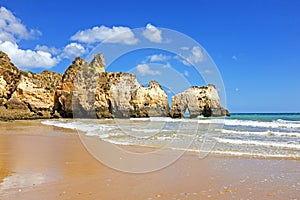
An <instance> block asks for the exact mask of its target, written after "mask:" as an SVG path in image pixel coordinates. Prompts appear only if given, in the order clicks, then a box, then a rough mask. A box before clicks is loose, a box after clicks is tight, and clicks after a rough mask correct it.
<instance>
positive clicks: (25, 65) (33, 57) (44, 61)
mask: <svg viewBox="0 0 300 200" xmlns="http://www.w3.org/2000/svg"><path fill="white" fill-rule="evenodd" d="M0 50H1V51H3V52H5V53H7V54H8V55H9V57H10V58H11V60H12V62H13V63H14V64H15V65H16V66H18V67H20V68H21V69H32V68H51V67H53V66H55V65H56V64H57V63H58V62H59V61H60V59H59V58H55V57H53V56H52V55H51V54H50V53H49V52H45V51H39V50H38V51H32V50H29V49H28V50H23V49H20V48H19V46H18V45H17V44H16V43H14V42H11V41H4V42H3V41H0Z"/></svg>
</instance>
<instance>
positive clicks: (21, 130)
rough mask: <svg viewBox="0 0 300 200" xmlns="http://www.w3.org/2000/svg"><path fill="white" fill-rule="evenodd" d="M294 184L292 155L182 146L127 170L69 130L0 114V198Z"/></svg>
mask: <svg viewBox="0 0 300 200" xmlns="http://www.w3.org/2000/svg"><path fill="white" fill-rule="evenodd" d="M127 149H128V147H127ZM129 150H132V151H137V152H139V151H142V150H141V149H139V148H137V147H130V148H129ZM107 153H108V154H109V152H107ZM162 156H165V155H162ZM299 188H300V161H299V160H279V159H261V158H260V159H256V158H239V157H220V156H213V155H209V156H208V157H206V158H204V159H199V158H198V157H197V155H192V154H185V155H184V156H182V157H181V158H180V159H179V160H177V161H176V162H175V163H173V164H172V165H170V166H168V167H166V168H164V169H162V170H159V171H155V172H151V173H144V174H129V173H124V172H119V171H116V170H114V169H111V168H109V167H107V166H105V165H103V164H102V163H100V162H99V161H97V160H96V159H94V158H93V157H92V156H91V155H90V154H89V153H88V152H87V150H86V149H85V147H84V146H83V144H82V143H81V141H80V139H79V136H78V133H77V132H76V131H72V130H68V129H63V128H57V127H53V126H46V125H42V124H41V121H39V120H37V121H12V122H0V199H1V200H2V199H3V200H6V199H10V200H11V199H22V200H35V199H37V200H40V199H83V200H87V199H101V200H102V199H110V200H113V199H145V200H150V199H297V198H299V196H300V189H299Z"/></svg>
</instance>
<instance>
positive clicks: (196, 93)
mask: <svg viewBox="0 0 300 200" xmlns="http://www.w3.org/2000/svg"><path fill="white" fill-rule="evenodd" d="M186 109H188V112H189V114H190V116H191V117H197V116H199V115H203V116H205V117H209V116H228V115H229V112H228V110H226V109H224V108H223V107H222V106H221V104H220V98H219V95H218V92H217V90H216V87H215V86H214V85H212V84H209V85H208V86H207V87H199V86H193V87H190V88H188V89H187V90H185V91H184V92H182V93H180V94H177V95H176V96H173V97H172V109H171V113H170V114H171V117H174V118H180V117H183V115H184V113H185V111H186Z"/></svg>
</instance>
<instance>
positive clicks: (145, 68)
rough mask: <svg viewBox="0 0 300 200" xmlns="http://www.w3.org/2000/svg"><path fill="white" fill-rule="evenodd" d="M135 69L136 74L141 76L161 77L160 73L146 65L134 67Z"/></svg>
mask: <svg viewBox="0 0 300 200" xmlns="http://www.w3.org/2000/svg"><path fill="white" fill-rule="evenodd" d="M136 69H137V71H138V73H139V74H140V75H141V76H146V75H151V76H155V75H161V72H160V71H157V70H152V69H151V68H150V67H149V65H147V64H139V65H138V66H136Z"/></svg>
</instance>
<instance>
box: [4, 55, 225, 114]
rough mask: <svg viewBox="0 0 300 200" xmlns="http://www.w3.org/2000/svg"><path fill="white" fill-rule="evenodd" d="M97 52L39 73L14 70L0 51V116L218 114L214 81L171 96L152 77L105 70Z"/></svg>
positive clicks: (218, 105) (221, 109) (219, 110)
mask: <svg viewBox="0 0 300 200" xmlns="http://www.w3.org/2000/svg"><path fill="white" fill-rule="evenodd" d="M104 67H105V62H104V57H103V55H102V54H98V55H96V56H95V57H94V59H93V60H92V62H91V63H88V62H87V61H85V60H83V59H82V58H80V57H77V58H76V59H75V60H74V61H73V62H72V64H71V65H70V66H69V67H68V68H67V70H66V71H65V73H64V74H63V75H62V74H58V73H54V72H50V71H44V72H42V73H40V74H35V73H32V72H23V71H21V70H19V69H18V68H17V67H16V66H14V64H13V63H11V61H10V59H9V57H8V56H7V55H6V54H5V53H3V52H0V119H37V118H51V117H80V118H96V117H97V118H124V117H158V116H171V117H174V118H177V117H182V116H183V114H184V112H185V110H186V109H188V110H189V112H190V115H191V117H196V116H198V115H201V114H202V115H204V116H221V115H222V116H223V115H229V112H228V111H227V110H226V109H224V108H222V107H221V105H220V100H219V96H218V93H217V90H216V88H215V86H213V85H208V86H206V87H198V86H194V87H191V88H189V89H187V90H186V91H184V92H183V93H180V94H177V95H176V96H174V97H172V107H171V109H170V107H169V104H168V96H167V94H166V93H165V91H164V90H163V89H162V87H161V86H160V85H159V83H158V82H156V81H151V82H150V83H149V85H148V86H147V87H144V86H142V85H140V84H139V83H138V82H137V79H136V77H135V75H133V74H129V73H123V72H105V68H104Z"/></svg>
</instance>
